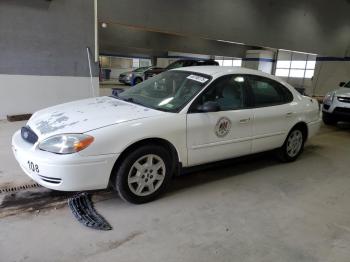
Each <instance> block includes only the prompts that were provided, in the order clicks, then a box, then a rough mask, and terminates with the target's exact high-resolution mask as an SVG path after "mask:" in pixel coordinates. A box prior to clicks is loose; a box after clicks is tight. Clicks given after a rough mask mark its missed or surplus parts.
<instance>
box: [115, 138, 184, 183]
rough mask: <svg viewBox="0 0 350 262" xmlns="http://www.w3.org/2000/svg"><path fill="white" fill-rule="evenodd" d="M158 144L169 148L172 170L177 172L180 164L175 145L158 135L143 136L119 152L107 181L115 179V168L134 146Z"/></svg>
mask: <svg viewBox="0 0 350 262" xmlns="http://www.w3.org/2000/svg"><path fill="white" fill-rule="evenodd" d="M150 144H152V145H160V146H162V147H164V148H166V149H167V150H169V152H170V153H171V156H172V159H173V172H174V171H175V172H177V171H178V169H179V167H180V166H181V163H180V158H179V152H178V150H177V149H176V148H175V146H174V145H173V144H172V143H171V142H169V141H168V140H166V139H164V138H158V137H153V138H144V139H142V140H139V141H136V142H134V143H132V144H130V145H128V146H127V147H126V148H125V149H124V150H123V151H122V152H121V154H120V156H119V157H118V159H117V160H116V162H115V163H114V166H113V168H112V172H111V174H110V179H109V181H110V182H111V180H113V179H115V176H114V174H115V173H116V169H118V167H119V166H120V165H121V163H122V161H123V160H124V159H125V158H126V156H127V155H128V154H129V153H130V152H132V151H133V150H135V149H136V148H139V147H141V146H143V145H150Z"/></svg>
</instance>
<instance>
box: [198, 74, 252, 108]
mask: <svg viewBox="0 0 350 262" xmlns="http://www.w3.org/2000/svg"><path fill="white" fill-rule="evenodd" d="M245 81H246V78H245V76H240V75H229V76H224V77H221V78H219V79H218V80H216V81H215V82H214V83H212V84H211V86H210V87H209V88H208V89H207V90H206V91H205V92H204V93H203V94H202V95H201V96H200V97H199V100H197V106H198V105H203V104H204V103H205V102H209V101H211V102H216V103H217V104H218V105H219V106H220V111H228V110H236V109H241V108H244V107H245V103H244V91H245Z"/></svg>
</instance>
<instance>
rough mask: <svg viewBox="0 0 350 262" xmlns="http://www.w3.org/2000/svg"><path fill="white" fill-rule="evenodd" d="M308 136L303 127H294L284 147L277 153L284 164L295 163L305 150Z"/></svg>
mask: <svg viewBox="0 0 350 262" xmlns="http://www.w3.org/2000/svg"><path fill="white" fill-rule="evenodd" d="M305 140H306V134H305V132H304V130H303V129H302V128H301V127H294V128H293V129H292V130H291V131H290V132H289V134H288V136H287V138H286V140H285V141H284V143H283V146H282V147H280V148H279V149H278V151H277V155H278V157H279V159H280V160H281V161H282V162H292V161H295V160H296V159H297V158H298V157H299V155H300V154H301V153H302V152H303V150H304V144H305Z"/></svg>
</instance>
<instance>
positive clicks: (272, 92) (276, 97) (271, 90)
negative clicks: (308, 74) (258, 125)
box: [249, 76, 293, 107]
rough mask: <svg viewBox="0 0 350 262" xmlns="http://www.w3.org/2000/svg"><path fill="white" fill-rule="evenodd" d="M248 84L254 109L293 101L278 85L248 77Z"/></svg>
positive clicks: (287, 91)
mask: <svg viewBox="0 0 350 262" xmlns="http://www.w3.org/2000/svg"><path fill="white" fill-rule="evenodd" d="M249 84H250V88H251V92H252V95H253V103H254V106H255V107H265V106H273V105H279V104H284V103H289V102H291V101H293V94H292V93H291V92H290V91H289V90H288V88H286V87H285V86H283V85H281V84H280V83H278V82H276V81H274V80H271V79H268V78H265V77H260V76H250V77H249Z"/></svg>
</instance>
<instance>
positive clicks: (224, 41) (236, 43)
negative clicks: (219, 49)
mask: <svg viewBox="0 0 350 262" xmlns="http://www.w3.org/2000/svg"><path fill="white" fill-rule="evenodd" d="M216 41H218V42H222V43H229V44H235V45H244V44H243V43H239V42H232V41H226V40H216Z"/></svg>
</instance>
